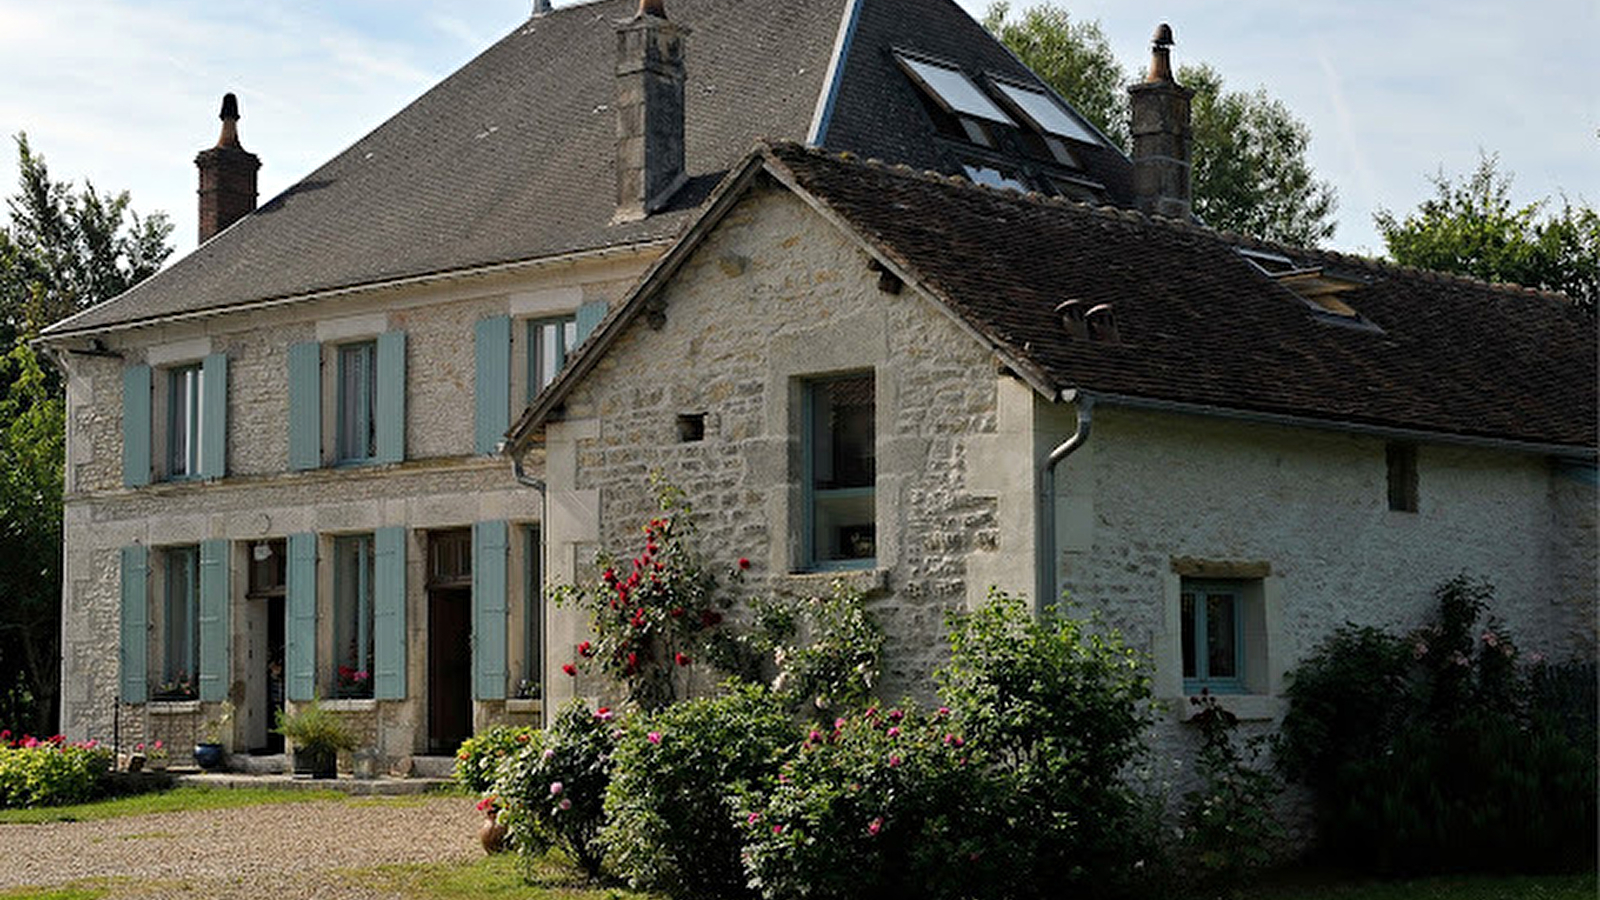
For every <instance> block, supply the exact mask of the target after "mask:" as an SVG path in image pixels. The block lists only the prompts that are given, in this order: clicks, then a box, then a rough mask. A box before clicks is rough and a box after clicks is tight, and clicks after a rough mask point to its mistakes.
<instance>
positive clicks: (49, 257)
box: [0, 134, 172, 335]
mask: <svg viewBox="0 0 1600 900" xmlns="http://www.w3.org/2000/svg"><path fill="white" fill-rule="evenodd" d="M16 142H17V168H18V170H19V172H20V175H19V178H18V188H19V190H18V192H17V194H16V195H15V196H12V197H9V198H7V199H6V207H7V209H8V210H9V211H10V219H11V221H10V223H9V224H8V225H6V226H4V227H0V323H4V324H5V325H6V326H9V328H10V330H11V334H12V335H15V334H20V333H22V332H24V331H30V330H31V331H38V330H40V329H42V328H44V327H45V326H47V325H50V324H51V323H53V322H56V321H58V320H60V319H63V318H65V317H67V316H69V315H72V314H73V313H75V312H78V311H80V310H83V309H87V308H88V307H90V306H93V305H94V304H96V303H99V302H101V301H103V300H109V299H111V298H112V297H115V296H117V295H118V294H120V293H122V292H123V291H126V290H127V289H128V288H131V287H133V286H134V285H135V284H138V283H139V282H140V281H143V280H144V279H145V278H148V277H149V276H151V275H153V274H155V273H156V271H157V270H159V269H160V268H161V264H162V263H163V262H165V261H166V259H167V256H168V255H170V254H171V253H172V247H170V246H169V245H168V244H167V238H168V236H169V235H171V233H172V223H171V222H169V221H168V220H167V217H166V215H165V214H164V213H155V214H153V215H151V216H149V217H146V218H141V217H140V216H139V214H138V213H137V212H134V211H133V210H132V209H130V208H129V202H130V201H129V197H128V192H127V191H122V192H121V193H118V194H113V195H111V196H105V195H102V194H101V193H100V192H99V191H97V190H96V189H95V187H94V185H93V184H89V183H87V182H85V184H84V188H83V190H82V191H81V192H80V191H75V190H74V188H73V186H72V184H71V183H70V182H60V181H52V180H50V172H49V170H48V169H47V168H46V166H45V160H44V157H43V156H42V155H39V154H37V153H34V152H33V149H32V147H31V146H29V144H28V136H27V135H26V134H18V135H17V136H16Z"/></svg>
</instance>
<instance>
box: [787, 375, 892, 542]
mask: <svg viewBox="0 0 1600 900" xmlns="http://www.w3.org/2000/svg"><path fill="white" fill-rule="evenodd" d="M875 395H876V386H875V383H874V380H873V375H872V373H871V372H865V373H855V374H850V375H841V376H836V377H830V378H819V379H813V380H810V381H807V382H805V384H804V391H803V399H802V404H801V406H802V412H801V415H802V420H803V426H802V434H801V442H800V443H801V453H800V455H801V472H802V483H803V488H804V507H805V524H804V529H805V567H806V568H808V569H811V570H828V569H862V568H870V567H871V566H873V565H875V564H876V563H877V555H878V533H877V516H876V506H877V503H876V494H877V449H876V434H875V431H876V424H875V418H876V411H877V403H876V396H875Z"/></svg>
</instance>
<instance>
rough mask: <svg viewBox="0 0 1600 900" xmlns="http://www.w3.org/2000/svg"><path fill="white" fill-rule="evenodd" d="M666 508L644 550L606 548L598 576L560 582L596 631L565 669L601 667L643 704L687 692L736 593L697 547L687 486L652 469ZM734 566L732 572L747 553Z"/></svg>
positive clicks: (560, 593)
mask: <svg viewBox="0 0 1600 900" xmlns="http://www.w3.org/2000/svg"><path fill="white" fill-rule="evenodd" d="M652 482H653V484H654V485H655V487H656V492H657V495H658V497H659V502H660V508H661V513H662V514H661V515H659V516H657V517H655V518H653V519H651V520H650V521H649V522H648V523H646V525H645V526H644V534H643V537H644V543H643V546H642V547H641V548H640V551H639V553H638V554H637V555H635V556H634V557H632V558H631V559H626V560H619V559H617V558H616V557H613V556H610V555H607V554H601V555H600V557H599V558H598V560H597V561H598V563H599V566H600V569H601V573H600V578H599V579H598V581H597V582H595V583H593V584H588V585H563V586H561V587H558V588H556V589H555V592H554V596H555V600H556V603H557V604H561V605H566V604H571V605H574V606H576V607H578V608H579V609H581V610H583V611H584V612H586V613H588V614H589V615H590V616H591V617H592V622H593V627H594V632H595V636H594V638H593V639H590V640H585V641H582V642H580V643H579V644H578V645H577V646H576V647H575V648H574V653H575V658H574V660H573V661H572V662H569V663H566V664H564V665H563V666H562V671H564V672H566V673H567V674H568V675H573V676H576V675H577V674H578V672H579V671H580V670H581V669H584V668H591V667H593V668H598V669H599V670H600V671H601V672H602V673H604V674H605V675H608V676H610V677H611V678H613V679H615V680H616V681H618V682H619V683H621V684H622V685H624V686H625V687H626V688H627V691H628V699H629V701H631V702H632V703H633V704H634V705H636V706H637V707H638V708H640V709H643V710H657V709H662V708H663V707H666V706H668V705H670V704H671V703H672V702H673V701H675V700H676V699H677V698H678V697H679V696H680V695H681V694H685V693H687V692H688V691H687V689H686V684H685V683H686V682H687V673H688V671H689V669H690V667H691V666H694V665H695V664H697V663H699V662H702V661H703V660H704V656H705V654H706V653H707V652H709V651H711V650H712V649H713V647H714V646H716V644H717V642H718V634H719V631H718V626H720V625H721V624H722V622H723V617H724V612H725V611H726V609H727V608H728V606H729V605H730V603H731V599H730V598H728V597H726V596H722V595H719V593H718V590H717V579H716V577H715V576H714V575H713V574H712V573H711V571H710V570H709V569H707V568H706V567H705V565H704V564H703V563H702V562H701V560H700V558H699V557H698V556H697V555H696V554H695V552H694V550H693V549H692V544H693V535H694V519H693V511H692V510H691V509H690V507H689V504H688V502H687V501H686V500H685V499H684V497H683V494H682V492H681V491H679V490H677V489H676V488H674V487H672V486H670V485H667V484H666V483H665V482H664V481H662V480H661V478H660V477H659V476H658V475H653V476H652ZM740 562H741V563H742V565H739V566H735V567H733V570H732V571H733V577H738V575H739V573H740V572H742V571H744V569H745V568H747V566H748V561H746V560H741V561H740Z"/></svg>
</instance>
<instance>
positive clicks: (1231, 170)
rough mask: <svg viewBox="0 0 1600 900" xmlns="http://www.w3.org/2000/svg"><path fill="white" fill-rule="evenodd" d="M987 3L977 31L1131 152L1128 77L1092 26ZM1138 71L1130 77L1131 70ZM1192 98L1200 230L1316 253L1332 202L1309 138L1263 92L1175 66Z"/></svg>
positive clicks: (1050, 10) (1328, 233)
mask: <svg viewBox="0 0 1600 900" xmlns="http://www.w3.org/2000/svg"><path fill="white" fill-rule="evenodd" d="M1009 13H1010V4H1009V3H1003V2H1002V3H995V4H994V5H992V6H990V7H989V12H988V14H987V15H986V16H984V26H985V27H986V28H988V29H989V30H990V31H991V32H993V33H994V35H995V36H996V37H997V38H999V39H1000V41H1001V42H1003V43H1004V44H1005V45H1006V46H1007V47H1010V48H1011V51H1012V52H1013V53H1015V54H1017V56H1018V57H1019V58H1020V59H1021V60H1022V61H1023V63H1025V64H1026V65H1027V66H1028V67H1029V68H1031V69H1033V70H1034V71H1035V72H1037V73H1038V74H1039V77H1040V78H1043V79H1044V80H1045V82H1047V83H1048V84H1049V85H1050V86H1051V87H1053V88H1055V90H1056V92H1057V93H1059V94H1061V96H1063V97H1065V98H1067V99H1068V100H1069V101H1070V102H1071V103H1072V105H1073V107H1074V108H1075V109H1077V110H1078V111H1079V112H1080V113H1082V114H1083V115H1084V116H1085V117H1086V118H1088V119H1089V120H1090V121H1092V122H1094V124H1095V125H1096V126H1097V127H1099V128H1100V130H1101V131H1102V132H1104V133H1105V134H1106V136H1107V137H1109V138H1111V140H1112V141H1113V142H1114V143H1116V144H1117V145H1118V146H1119V147H1121V148H1122V149H1123V150H1124V151H1126V150H1128V148H1129V146H1130V145H1129V135H1128V121H1129V118H1130V111H1129V107H1128V94H1127V91H1126V89H1125V88H1126V86H1127V84H1128V83H1129V81H1130V80H1131V79H1130V76H1129V75H1128V70H1125V69H1123V68H1122V67H1121V66H1120V65H1118V64H1117V62H1116V59H1115V57H1114V56H1113V55H1112V53H1111V46H1110V44H1109V43H1108V42H1107V41H1106V38H1105V33H1104V32H1103V31H1101V29H1100V23H1098V22H1092V21H1091V22H1080V21H1073V20H1072V19H1071V18H1069V17H1068V15H1067V13H1066V11H1065V10H1064V9H1061V8H1059V7H1056V6H1054V5H1052V4H1049V3H1045V4H1043V5H1040V6H1035V7H1032V8H1030V9H1028V10H1026V11H1024V12H1023V13H1022V15H1021V17H1020V18H1019V19H1015V20H1012V19H1009V18H1008V15H1009ZM1135 70H1137V69H1135ZM1177 77H1178V83H1179V84H1182V85H1184V86H1186V87H1189V88H1192V89H1193V90H1194V92H1195V96H1194V101H1193V105H1192V115H1193V124H1194V175H1193V182H1192V184H1193V190H1194V211H1195V213H1196V214H1197V215H1198V216H1199V217H1200V218H1201V219H1202V220H1204V221H1205V222H1206V224H1208V225H1210V226H1212V227H1214V228H1219V229H1223V230H1227V231H1238V232H1241V233H1244V234H1249V235H1254V236H1256V237H1260V238H1265V239H1267V240H1273V241H1281V242H1284V243H1288V244H1297V245H1302V246H1307V247H1314V246H1316V245H1317V244H1319V243H1321V242H1322V241H1325V240H1327V239H1328V238H1330V237H1332V236H1333V231H1334V227H1335V222H1334V221H1333V212H1334V209H1335V207H1336V205H1337V198H1336V195H1335V192H1334V189H1333V187H1332V185H1330V184H1329V183H1328V182H1326V181H1321V180H1319V179H1317V178H1316V176H1315V174H1314V173H1313V172H1312V170H1311V165H1310V163H1309V162H1307V160H1306V148H1307V146H1308V145H1309V144H1310V142H1311V132H1310V130H1309V129H1307V128H1306V126H1305V123H1303V122H1301V121H1300V120H1299V119H1297V118H1295V116H1294V113H1293V112H1291V111H1290V110H1289V108H1288V107H1287V106H1285V105H1284V104H1283V103H1282V101H1279V100H1274V99H1272V98H1271V97H1269V96H1268V95H1267V93H1266V91H1264V90H1261V89H1257V90H1255V91H1253V92H1241V91H1225V90H1223V85H1222V77H1221V76H1220V75H1219V74H1218V73H1217V71H1216V70H1215V69H1213V68H1211V67H1210V66H1208V65H1195V66H1182V67H1180V68H1179V70H1178V76H1177Z"/></svg>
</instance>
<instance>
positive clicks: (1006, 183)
mask: <svg viewBox="0 0 1600 900" xmlns="http://www.w3.org/2000/svg"><path fill="white" fill-rule="evenodd" d="M961 168H962V169H963V170H965V171H966V173H967V178H968V179H970V180H971V181H972V183H973V184H982V185H987V186H988V187H992V188H1010V189H1011V190H1014V191H1018V192H1021V193H1024V194H1026V193H1027V192H1028V191H1030V190H1032V188H1030V187H1028V186H1027V185H1026V184H1023V183H1022V181H1021V180H1020V179H1018V178H1017V177H1016V176H1015V175H1013V174H1010V173H1008V172H1004V171H1001V170H1000V169H997V168H995V167H993V166H987V165H984V164H983V163H977V162H963V163H962V164H961Z"/></svg>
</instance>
